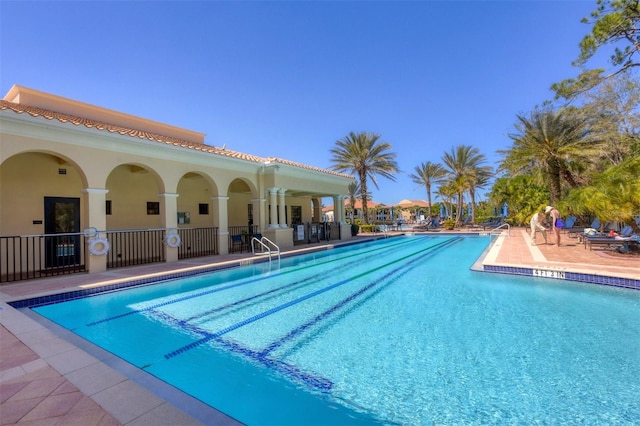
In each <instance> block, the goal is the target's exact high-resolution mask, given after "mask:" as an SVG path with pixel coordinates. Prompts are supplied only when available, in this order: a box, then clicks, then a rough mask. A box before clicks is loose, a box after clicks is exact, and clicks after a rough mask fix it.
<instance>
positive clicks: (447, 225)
mask: <svg viewBox="0 0 640 426" xmlns="http://www.w3.org/2000/svg"><path fill="white" fill-rule="evenodd" d="M455 226H456V221H455V219H445V220H443V221H442V227H443V228H444V229H449V230H451V229H453V228H454V227H455Z"/></svg>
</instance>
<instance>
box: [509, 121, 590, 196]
mask: <svg viewBox="0 0 640 426" xmlns="http://www.w3.org/2000/svg"><path fill="white" fill-rule="evenodd" d="M517 117H518V123H516V125H515V127H516V130H517V133H514V134H510V135H509V137H510V138H511V139H512V140H513V147H512V148H511V149H508V150H500V151H498V152H499V153H500V154H503V155H504V156H505V159H504V161H503V163H502V168H503V169H505V170H508V171H509V172H511V175H512V176H518V175H526V174H529V175H533V176H535V177H536V179H537V181H538V182H539V183H542V182H547V185H548V187H549V192H550V194H551V203H552V204H553V203H556V202H557V201H558V200H560V198H561V196H562V184H563V183H565V184H567V185H568V186H569V187H571V188H576V187H578V186H579V177H578V175H577V174H576V173H575V172H574V170H579V169H581V168H583V166H582V165H583V164H586V163H589V159H593V158H598V157H599V156H600V154H601V153H602V150H601V144H600V143H599V142H597V141H593V140H592V138H591V137H590V136H591V135H590V129H589V128H588V126H587V121H586V120H585V119H584V118H581V117H580V116H579V115H578V114H576V113H574V111H573V110H572V109H560V110H558V111H553V110H550V109H542V110H540V109H536V110H535V111H533V112H532V113H531V117H524V116H520V115H518V116H517Z"/></svg>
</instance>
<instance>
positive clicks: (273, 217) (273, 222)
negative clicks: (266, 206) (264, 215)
mask: <svg viewBox="0 0 640 426" xmlns="http://www.w3.org/2000/svg"><path fill="white" fill-rule="evenodd" d="M267 191H269V202H270V205H271V212H270V215H269V218H270V220H269V222H270V223H269V226H267V228H269V229H274V228H277V227H278V211H277V210H276V209H277V208H278V202H277V200H276V195H277V194H278V188H268V189H267Z"/></svg>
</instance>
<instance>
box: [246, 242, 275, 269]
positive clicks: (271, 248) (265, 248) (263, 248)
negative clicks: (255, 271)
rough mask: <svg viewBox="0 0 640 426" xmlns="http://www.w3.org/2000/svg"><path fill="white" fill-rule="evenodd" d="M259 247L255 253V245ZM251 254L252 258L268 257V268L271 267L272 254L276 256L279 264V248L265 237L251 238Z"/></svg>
mask: <svg viewBox="0 0 640 426" xmlns="http://www.w3.org/2000/svg"><path fill="white" fill-rule="evenodd" d="M254 242H255V243H258V246H259V247H260V251H257V252H256V244H254ZM251 252H252V253H253V255H254V256H266V255H269V266H271V256H272V255H274V254H277V255H278V265H279V264H280V247H278V245H277V244H276V243H274V242H273V241H271V240H270V239H268V238H267V237H262V238H260V239H258V238H256V237H253V238H252V239H251Z"/></svg>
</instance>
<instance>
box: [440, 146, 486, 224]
mask: <svg viewBox="0 0 640 426" xmlns="http://www.w3.org/2000/svg"><path fill="white" fill-rule="evenodd" d="M485 161H486V157H485V156H484V154H481V153H480V150H479V149H478V148H474V147H472V146H469V145H458V146H456V147H454V148H451V151H450V152H445V153H444V154H443V156H442V162H443V163H444V165H445V167H446V168H447V169H448V170H447V177H448V182H449V183H450V184H451V185H453V187H454V188H455V189H456V191H457V194H458V197H457V211H456V224H457V225H459V224H460V219H461V218H462V202H463V200H464V193H465V191H469V190H470V188H474V189H475V187H477V179H478V174H480V175H484V174H485V173H488V172H489V170H490V169H486V168H485V167H486V166H483V165H482V164H483V163H484V162H485ZM479 170H482V172H479ZM472 192H474V190H472ZM474 194H475V192H474Z"/></svg>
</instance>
